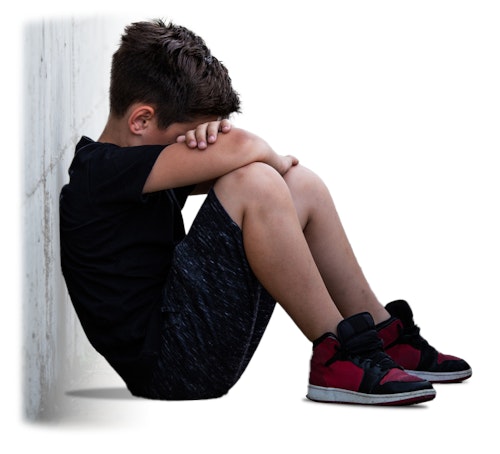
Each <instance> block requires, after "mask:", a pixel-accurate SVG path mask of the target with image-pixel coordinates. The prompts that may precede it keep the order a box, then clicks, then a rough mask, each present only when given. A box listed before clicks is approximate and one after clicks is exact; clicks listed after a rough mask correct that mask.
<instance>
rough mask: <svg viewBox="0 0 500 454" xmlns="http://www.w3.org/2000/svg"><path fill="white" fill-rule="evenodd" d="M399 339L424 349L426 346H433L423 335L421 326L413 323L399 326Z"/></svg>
mask: <svg viewBox="0 0 500 454" xmlns="http://www.w3.org/2000/svg"><path fill="white" fill-rule="evenodd" d="M399 336H400V337H399V341H400V342H401V343H404V344H410V345H412V346H413V347H416V348H418V349H419V350H423V349H425V348H432V347H431V346H430V345H429V342H427V341H426V340H425V339H424V338H423V337H422V336H421V335H420V328H419V327H418V326H417V325H415V324H413V325H411V326H405V327H401V326H400V327H399Z"/></svg>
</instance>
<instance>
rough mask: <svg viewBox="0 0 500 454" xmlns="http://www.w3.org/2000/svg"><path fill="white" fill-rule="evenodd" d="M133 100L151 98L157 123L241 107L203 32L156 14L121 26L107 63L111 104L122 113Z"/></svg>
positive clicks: (116, 112) (148, 100)
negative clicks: (149, 19)
mask: <svg viewBox="0 0 500 454" xmlns="http://www.w3.org/2000/svg"><path fill="white" fill-rule="evenodd" d="M135 102H144V103H147V104H151V105H152V106H153V107H154V108H155V110H156V114H157V121H158V127H159V128H162V129H164V128H167V127H168V126H169V125H170V124H171V123H175V122H185V121H193V120H195V119H196V118H198V117H200V116H207V115H214V116H219V117H223V118H226V117H228V116H229V115H230V114H231V113H233V112H239V111H240V100H239V96H238V94H237V93H236V92H235V91H234V90H233V88H232V85H231V78H230V77H229V74H228V71H227V69H226V67H225V66H224V65H223V64H222V63H221V62H220V61H219V60H217V59H216V58H215V57H214V56H212V54H211V53H210V50H209V49H208V48H207V46H206V44H205V42H204V41H203V39H202V38H200V37H199V36H197V35H195V34H194V33H193V32H191V31H190V30H188V29H187V28H185V27H182V26H178V25H174V24H172V23H169V24H168V25H165V23H164V22H163V21H162V20H160V19H158V20H154V21H151V22H136V23H133V24H131V25H129V26H127V27H126V28H125V32H124V34H123V35H122V38H121V43H120V47H119V48H118V50H117V51H116V52H115V54H114V55H113V60H112V66H111V85H110V108H111V112H112V113H113V114H114V115H116V116H117V117H122V116H123V115H124V114H125V112H126V110H127V109H128V108H129V107H130V105H132V104H133V103H135Z"/></svg>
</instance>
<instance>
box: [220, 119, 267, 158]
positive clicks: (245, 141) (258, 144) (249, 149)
mask: <svg viewBox="0 0 500 454" xmlns="http://www.w3.org/2000/svg"><path fill="white" fill-rule="evenodd" d="M233 134H234V135H233ZM229 135H232V136H233V137H232V140H233V141H234V142H233V145H234V151H236V152H238V153H242V154H243V155H244V156H245V157H246V158H247V159H248V162H249V163H250V162H257V161H266V157H267V155H268V153H269V151H270V147H269V145H268V144H267V142H266V141H265V140H263V139H262V138H260V137H259V136H257V135H255V134H253V133H251V132H249V131H246V130H244V129H239V128H235V129H233V130H231V133H230V134H229Z"/></svg>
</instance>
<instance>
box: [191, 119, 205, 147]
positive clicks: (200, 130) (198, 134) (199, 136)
mask: <svg viewBox="0 0 500 454" xmlns="http://www.w3.org/2000/svg"><path fill="white" fill-rule="evenodd" d="M207 128H208V124H207V123H204V124H202V125H199V126H198V127H197V128H196V130H195V132H194V134H195V139H196V143H197V144H198V148H199V149H201V150H203V149H205V148H207Z"/></svg>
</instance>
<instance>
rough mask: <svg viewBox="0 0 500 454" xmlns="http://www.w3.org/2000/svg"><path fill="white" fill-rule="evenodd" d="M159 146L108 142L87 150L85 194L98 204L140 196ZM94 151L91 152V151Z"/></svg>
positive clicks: (125, 201)
mask: <svg viewBox="0 0 500 454" xmlns="http://www.w3.org/2000/svg"><path fill="white" fill-rule="evenodd" d="M163 149H164V147H163V146H140V147H130V148H120V147H115V146H108V147H105V148H104V149H100V150H96V151H95V152H90V153H89V154H88V157H87V159H88V165H87V170H88V174H87V175H88V178H89V195H90V197H91V198H92V199H93V200H94V201H95V202H96V203H98V204H107V203H114V204H116V203H130V202H140V201H142V200H144V198H145V197H147V196H145V195H144V194H143V188H144V184H145V183H146V180H147V178H148V176H149V174H150V172H151V169H152V168H153V166H154V164H155V162H156V160H157V159H158V156H159V155H160V153H161V152H162V150H163ZM94 153H95V154H94Z"/></svg>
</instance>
